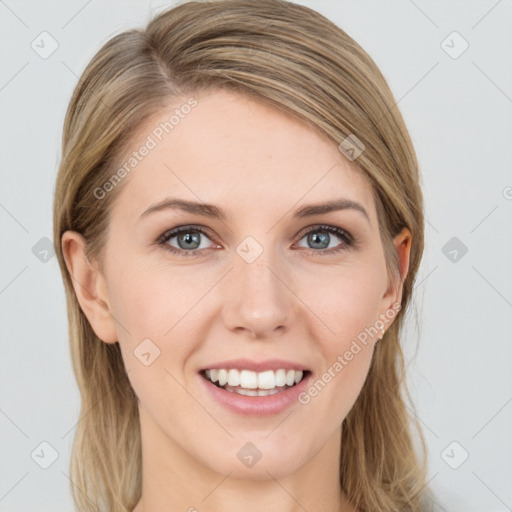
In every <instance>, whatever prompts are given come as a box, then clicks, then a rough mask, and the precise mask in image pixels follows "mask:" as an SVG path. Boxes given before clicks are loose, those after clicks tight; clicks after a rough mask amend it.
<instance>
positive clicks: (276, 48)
mask: <svg viewBox="0 0 512 512" xmlns="http://www.w3.org/2000/svg"><path fill="white" fill-rule="evenodd" d="M423 222H424V221H423V203H422V193H421V189H420V185H419V172H418V164H417V161H416V156H415V153H414V149H413V147H412V144H411V140H410V138H409V135H408V132H407V129H406V127H405V125H404V122H403V120H402V117H401V115H400V113H399V111H398V109H397V108H396V106H395V101H394V99H393V95H392V93H391V91H390V90H389V87H388V85H387V83H386V81H385V79H384V78H383V76H382V75H381V73H380V72H379V70H378V68H377V66H376V65H375V63H374V62H373V61H372V59H371V58H370V57H369V56H368V55H367V54H366V53H365V52H364V50H363V49H362V48H361V47H360V46H358V45H357V43H356V42H355V41H354V40H353V39H351V38H350V37H349V36H348V35H347V34H346V33H345V32H344V31H343V30H341V29H340V28H339V27H337V26H336V25H334V24H333V23H332V22H330V21H329V20H327V19H325V18H324V17H323V16H321V15H320V14H318V13H316V12H315V11H313V10H311V9H309V8H306V7H303V6H300V5H295V4H293V3H288V2H285V1H282V0H264V1H259V2H251V1H249V0H220V1H214V2H187V3H182V4H180V5H178V6H176V7H174V8H172V9H169V10H167V11H164V12H162V13H160V14H159V15H157V16H155V17H154V18H153V19H152V20H151V21H150V22H149V23H148V25H147V27H145V28H144V29H141V30H130V31H127V32H124V33H122V34H119V35H117V36H115V37H114V38H112V39H111V40H110V41H108V42H107V43H106V44H105V45H104V46H103V48H101V50H100V51H99V52H98V53H97V54H96V55H95V56H94V58H93V59H92V61H91V62H90V64H89V65H88V66H87V68H86V70H85V71H84V73H83V75H82V77H81V79H80V81H79V83H78V85H77V87H76V89H75V91H74V94H73V97H72V99H71V102H70V105H69V108H68V112H67V115H66V119H65V125H64V133H63V152H62V161H61V165H60V169H59V174H58V178H57V185H56V194H55V209H54V230H55V231H54V237H55V240H59V241H60V244H59V246H58V247H57V249H58V252H57V254H58V258H59V263H60V267H61V271H62V273H63V277H64V283H65V287H66V294H67V301H68V313H69V322H70V341H71V349H72V357H73V364H74V370H75V373H76V377H77V381H78V384H79V387H80V391H81V397H82V413H83V416H82V419H81V421H80V422H79V424H78V427H77V431H76V437H75V441H74V445H73V452H72V463H71V466H72V467H71V479H72V481H73V495H74V499H75V503H76V506H77V509H78V510H80V511H86V510H96V509H97V507H100V509H101V510H109V511H135V512H160V511H163V510H166V511H168V510H189V511H193V510H198V511H209V510H212V511H213V510H215V511H218V510H223V511H230V510H240V509H243V510H245V511H252V510H258V511H259V510H270V511H274V510H275V511H285V510H286V511H288V510H310V511H312V510H322V511H328V510H329V511H330V510H333V511H334V510H340V511H344V512H347V511H356V510H357V511H360V512H363V511H377V510H378V511H381V512H382V511H395V510H401V511H420V510H422V511H423V510H430V508H429V507H430V505H429V502H430V495H429V494H428V493H427V490H426V485H425V484H426V481H425V474H426V469H425V453H424V452H425V446H424V441H423V437H422V434H421V430H419V427H418V425H417V424H416V425H415V426H416V427H417V429H418V430H417V433H418V440H419V441H420V443H419V445H420V446H421V447H422V449H423V453H422V457H420V456H419V455H418V454H416V453H415V450H414V444H415V443H414V441H415V440H414V432H411V431H410V426H409V421H410V416H409V414H408V412H407V406H406V402H405V399H406V397H407V396H408V395H407V390H406V387H405V382H404V364H403V357H402V352H401V349H400V344H399V336H400V329H401V326H402V323H403V318H404V314H405V313H406V311H407V306H408V305H409V302H410V300H411V293H412V290H413V284H414V280H415V277H416V273H417V270H418V266H419V264H420V260H421V255H422V251H423Z"/></svg>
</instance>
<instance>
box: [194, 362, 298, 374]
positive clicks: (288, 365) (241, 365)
mask: <svg viewBox="0 0 512 512" xmlns="http://www.w3.org/2000/svg"><path fill="white" fill-rule="evenodd" d="M281 368H282V369H284V370H302V371H308V368H307V367H306V366H304V365H303V364H301V363H296V362H293V361H285V360H284V359H266V360H265V361H253V360H250V359H230V360H229V361H221V362H219V363H212V364H211V365H209V366H206V367H204V368H203V371H204V370H220V369H225V370H231V369H235V370H251V371H253V372H263V371H265V370H279V369H281Z"/></svg>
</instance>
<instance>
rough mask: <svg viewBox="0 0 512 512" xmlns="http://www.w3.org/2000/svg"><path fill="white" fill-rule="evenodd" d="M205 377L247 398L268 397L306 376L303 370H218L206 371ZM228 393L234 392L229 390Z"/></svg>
mask: <svg viewBox="0 0 512 512" xmlns="http://www.w3.org/2000/svg"><path fill="white" fill-rule="evenodd" d="M205 376H206V378H207V379H209V380H210V381H211V382H218V384H219V386H221V387H222V386H225V385H226V384H227V385H228V386H229V387H230V388H231V387H235V388H238V389H237V392H239V393H240V394H242V395H247V396H267V395H269V394H270V395H272V394H275V393H277V392H279V391H280V390H279V389H276V388H283V387H284V386H289V387H290V386H293V385H295V384H298V383H299V382H300V381H301V380H302V377H303V376H304V374H303V372H302V370H284V369H279V370H276V371H273V370H266V371H264V372H259V373H257V372H253V371H250V370H236V369H233V368H231V369H229V370H225V369H216V370H206V371H205ZM228 391H233V390H231V389H228Z"/></svg>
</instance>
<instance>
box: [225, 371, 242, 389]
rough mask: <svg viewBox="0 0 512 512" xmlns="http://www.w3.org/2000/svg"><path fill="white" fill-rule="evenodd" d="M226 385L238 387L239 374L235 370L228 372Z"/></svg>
mask: <svg viewBox="0 0 512 512" xmlns="http://www.w3.org/2000/svg"><path fill="white" fill-rule="evenodd" d="M228 385H230V386H240V373H239V372H238V371H237V370H229V372H228Z"/></svg>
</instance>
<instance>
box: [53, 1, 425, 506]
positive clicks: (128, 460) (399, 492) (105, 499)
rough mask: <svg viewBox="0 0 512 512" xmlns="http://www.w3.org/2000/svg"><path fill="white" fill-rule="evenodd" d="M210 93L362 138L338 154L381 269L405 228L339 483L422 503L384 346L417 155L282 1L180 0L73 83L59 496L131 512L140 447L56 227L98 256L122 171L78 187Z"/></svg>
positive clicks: (350, 61) (391, 501)
mask: <svg viewBox="0 0 512 512" xmlns="http://www.w3.org/2000/svg"><path fill="white" fill-rule="evenodd" d="M220 89H224V90H229V91H233V92H235V91H236V92H239V93H241V94H245V95H248V96H250V97H251V98H253V99H254V100H256V101H260V102H265V103H266V104H269V105H271V106H273V107H274V108H276V109H280V110H281V111H282V112H285V113H288V114H291V115H293V116H295V118H296V119H297V120H298V121H302V122H306V123H307V124H308V125H309V126H310V127H311V128H312V129H315V130H319V131H320V132H321V133H322V134H324V135H325V136H326V137H328V139H329V140H331V141H332V142H333V143H334V144H336V145H339V144H340V143H341V142H343V141H344V140H345V139H346V138H347V137H349V136H353V135H355V136H356V137H357V139H359V140H360V141H362V142H363V143H364V151H363V152H362V153H361V154H360V155H359V156H358V158H357V159H356V160H354V161H353V164H354V165H356V166H357V168H358V169H359V170H360V171H361V172H362V173H363V175H364V176H365V177H366V178H367V179H368V181H369V183H370V184H371V189H372V193H373V196H374V199H375V203H376V208H377V213H378V219H379V230H380V237H381V241H382V244H383V248H384V253H385V258H386V266H387V269H388V275H389V276H392V275H394V276H397V275H399V277H400V278H402V276H401V274H400V270H399V266H398V257H397V253H396V250H395V248H394V245H393V237H394V236H396V235H397V234H398V233H399V232H400V231H401V229H402V228H403V227H407V228H408V229H409V230H410V232H411V233H412V245H411V250H410V261H409V270H408V273H407V276H406V277H405V279H403V292H402V303H401V309H400V310H399V311H398V313H397V315H396V317H395V320H394V322H393V323H392V324H391V326H390V327H389V329H388V330H387V331H386V333H385V335H384V338H383V339H382V341H380V342H379V343H377V345H376V347H375V351H374V353H373V358H372V361H371V364H370V368H369V372H368V376H367V379H366V381H365V383H364V385H363V387H362V389H361V392H360V394H359V396H358V398H357V400H356V401H355V403H354V405H353V407H352V408H351V410H350V412H349V413H348V415H347V417H346V418H345V420H344V421H343V424H342V444H341V453H340V474H341V477H340V486H341V488H342V489H343V491H344V492H345V493H346V495H347V497H348V499H349V500H350V501H351V502H352V503H353V504H354V505H355V506H356V507H357V508H358V509H359V510H360V511H361V512H368V511H375V510H379V511H381V512H391V511H396V510H401V511H403V512H406V511H409V512H413V511H420V510H421V511H424V510H427V506H428V505H427V501H428V500H427V497H429V499H430V497H431V491H430V490H429V489H428V487H427V486H426V467H427V462H426V460H427V456H426V453H427V452H426V446H425V441H424V437H423V434H422V432H421V427H420V425H419V424H418V421H417V419H416V417H415V414H414V413H413V414H409V413H408V410H407V409H408V405H407V403H408V401H411V399H410V394H409V392H408V390H407V385H406V381H405V365H404V355H403V352H402V350H401V346H400V342H399V338H400V331H401V327H402V323H403V319H404V315H405V314H406V312H407V311H408V309H410V308H408V305H409V303H410V301H411V294H412V291H413V284H414V281H415V278H416V273H417V270H418V267H419V264H420V260H421V257H422V253H423V246H424V216H423V197H422V192H421V188H420V175H419V169H418V163H417V158H416V155H415V151H414V148H413V145H412V142H411V139H410V136H409V134H408V131H407V129H406V126H405V123H404V121H403V118H402V116H401V114H400V112H399V110H398V108H396V101H395V100H394V97H393V94H392V93H391V91H390V88H389V86H388V84H387V82H386V80H385V78H384V77H383V75H382V74H381V72H380V71H379V69H378V67H377V65H376V64H375V63H374V61H373V60H372V59H371V58H370V56H369V55H368V54H367V53H366V52H365V51H364V50H363V49H362V48H361V47H360V46H359V45H358V44H357V43H356V42H355V41H354V40H353V39H352V38H351V37H350V36H349V35H348V34H347V33H345V32H344V31H343V30H342V29H341V28H340V27H338V26H337V25H335V24H334V23H333V22H331V21H330V20H328V19H327V18H325V17H324V16H322V15H320V14H319V13H317V12H315V11H314V10H312V9H310V8H307V7H305V6H301V5H297V4H294V3H289V2H287V1H284V0H259V1H258V2H253V1H251V0H214V1H208V2H205V1H199V2H198V1H194V2H180V3H179V4H178V5H175V6H174V7H172V8H170V9H167V10H164V11H162V12H160V13H159V14H156V15H153V17H152V18H151V19H150V20H149V21H148V23H147V24H146V26H145V27H144V28H142V29H131V30H127V31H124V32H122V33H120V34H118V35H115V36H114V37H112V38H111V39H110V40H108V41H107V42H106V43H105V44H104V45H103V46H102V47H101V49H100V50H99V51H98V52H97V53H96V54H95V55H94V57H93V58H92V60H91V61H90V63H89V64H88V65H87V67H86V69H85V70H84V72H83V74H82V76H81V77H80V80H79V82H78V84H77V85H76V87H75V89H74V91H73V95H72V98H71V100H70V103H69V106H68V109H67V112H66V117H65V121H64V127H63V135H62V154H61V161H60V166H59V170H58V176H57V181H56V187H55V201H54V240H55V241H58V242H59V243H56V244H55V248H56V253H57V256H58V261H59V265H60V269H61V272H62V276H63V281H64V286H65V292H66V300H67V309H68V318H69V338H70V347H71V356H72V361H73V369H74V372H75V375H76V379H77V383H78V386H79V390H80V395H81V414H80V415H81V419H80V421H79V423H78V425H77V427H76V433H75V438H74V442H73V447H72V453H71V463H70V477H71V482H72V494H73V500H74V502H75V505H76V507H77V509H78V510H79V511H80V512H85V511H92V510H97V509H98V507H99V508H100V509H101V510H108V511H123V512H126V511H131V510H132V509H133V508H134V506H135V505H136V504H137V502H138V501H139V499H140V497H141V489H142V471H141V470H142V468H141V465H142V464H141V460H142V454H141V436H140V425H139V416H138V405H137V396H136V394H135V392H134V390H133V388H132V387H131V384H130V381H129V379H128V376H127V373H126V369H125V366H124V363H123V359H122V356H121V351H120V347H119V343H115V344H108V343H105V342H103V341H102V340H101V339H99V338H98V337H97V336H96V334H95V333H94V331H93V329H92V327H91V325H90V324H89V322H88V320H87V318H86V316H85V315H84V313H83V311H82V310H81V308H80V305H79V302H78V300H77V297H76V295H75V293H74V290H73V286H72V277H71V275H70V274H69V272H68V269H67V267H66V264H65V260H64V256H63V252H62V247H61V243H60V242H61V237H62V235H63V233H64V232H65V231H67V230H74V231H77V232H78V233H80V234H81V235H82V236H83V237H84V239H85V241H86V243H87V246H86V250H87V257H88V258H90V260H91V261H97V262H98V263H99V264H100V266H101V257H100V256H101V251H102V249H103V248H104V246H105V241H106V239H107V235H108V225H109V212H110V211H111V209H112V206H113V203H114V201H115V198H116V197H117V196H118V194H119V192H120V190H122V187H123V184H124V183H125V182H126V180H124V182H123V183H120V184H119V185H117V186H116V187H115V188H114V189H113V190H112V191H111V192H110V193H109V194H107V195H105V197H103V198H102V199H101V200H99V199H98V198H97V195H95V192H94V191H95V190H97V189H98V187H100V188H101V187H102V186H103V185H104V184H105V183H106V182H107V181H108V180H109V178H111V176H112V173H113V170H114V169H116V168H117V167H116V166H118V165H119V164H120V162H122V161H123V155H124V154H125V152H126V151H127V149H128V148H129V147H130V144H131V143H132V138H133V134H134V133H136V130H137V129H138V128H139V127H140V126H141V125H142V124H143V123H145V122H146V121H147V120H149V119H150V118H151V117H152V116H153V115H155V114H157V113H158V112H161V111H162V109H164V108H167V109H169V105H170V102H173V101H177V99H178V98H182V97H185V96H186V95H191V94H200V93H201V92H202V91H207V92H209V91H215V90H220ZM411 410H414V408H412V409H411ZM413 427H414V428H413ZM415 433H416V435H417V438H415V437H414V434H415ZM417 440H418V441H419V444H418V445H417V446H416V443H415V442H416V441H417ZM418 447H419V448H420V449H421V457H420V454H419V453H417V450H416V449H417V448H418ZM428 502H429V503H430V501H428Z"/></svg>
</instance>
